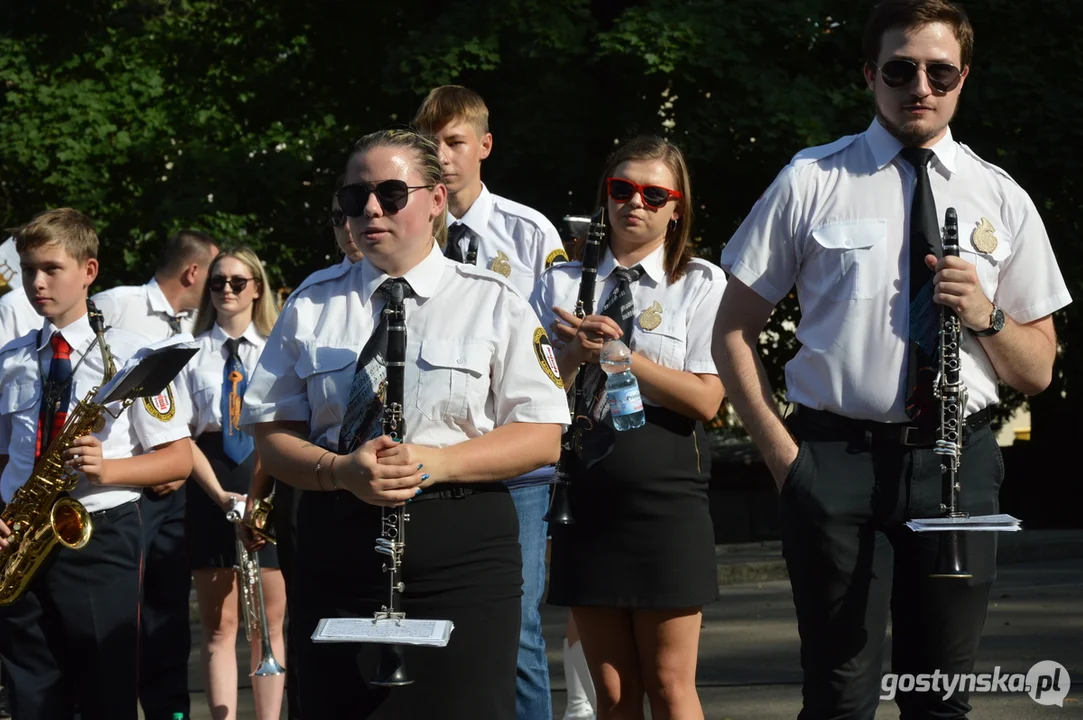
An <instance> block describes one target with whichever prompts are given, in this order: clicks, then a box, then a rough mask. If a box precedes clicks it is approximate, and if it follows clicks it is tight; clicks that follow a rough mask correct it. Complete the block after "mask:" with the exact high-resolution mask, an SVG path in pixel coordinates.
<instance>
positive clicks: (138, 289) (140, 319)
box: [91, 278, 196, 342]
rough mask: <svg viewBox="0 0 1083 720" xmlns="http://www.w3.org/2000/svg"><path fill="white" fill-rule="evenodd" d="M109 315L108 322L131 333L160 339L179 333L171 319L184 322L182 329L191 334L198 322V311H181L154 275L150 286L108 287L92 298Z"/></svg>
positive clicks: (106, 321)
mask: <svg viewBox="0 0 1083 720" xmlns="http://www.w3.org/2000/svg"><path fill="white" fill-rule="evenodd" d="M91 300H93V301H94V304H95V305H97V306H98V309H99V310H101V311H102V315H103V316H104V317H105V323H106V324H107V325H110V326H112V327H116V328H121V329H122V330H127V331H128V332H131V333H137V334H139V335H146V336H147V337H148V338H149V339H150V340H152V341H154V342H157V341H159V340H165V339H167V338H170V337H172V336H173V335H176V334H177V333H175V332H173V330H172V328H170V325H169V320H170V319H171V318H176V319H177V320H179V321H180V332H186V333H190V332H192V327H193V326H194V325H195V321H196V318H195V313H193V312H180V313H178V312H177V311H175V310H174V309H173V306H172V305H170V304H169V301H168V300H166V298H165V295H163V294H162V288H161V287H160V286H159V285H158V281H157V280H155V279H154V278H151V280H150V282H148V283H147V284H146V285H121V286H119V287H115V288H111V289H109V290H104V291H102V292H100V293H98V294H97V295H95V296H94V297H92V298H91Z"/></svg>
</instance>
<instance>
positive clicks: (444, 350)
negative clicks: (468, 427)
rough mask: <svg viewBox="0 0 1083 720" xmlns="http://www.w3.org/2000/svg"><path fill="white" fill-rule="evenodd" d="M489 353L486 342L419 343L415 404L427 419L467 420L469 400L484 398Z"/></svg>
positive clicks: (486, 391) (490, 355)
mask: <svg viewBox="0 0 1083 720" xmlns="http://www.w3.org/2000/svg"><path fill="white" fill-rule="evenodd" d="M491 359H492V351H491V350H490V347H489V345H488V344H487V343H483V342H476V341H475V342H471V341H468V340H423V341H422V343H421V350H420V358H419V362H418V372H419V375H418V382H417V395H416V400H415V404H416V406H417V409H418V411H420V412H421V414H422V415H424V416H425V417H426V418H427V419H429V420H439V419H441V418H442V417H445V416H447V417H452V418H454V419H456V420H459V421H464V420H466V419H467V413H468V411H469V410H470V407H469V405H470V401H471V400H474V401H475V402H480V404H481V405H482V406H484V404H485V401H486V399H487V398H488V381H489V365H490V362H491Z"/></svg>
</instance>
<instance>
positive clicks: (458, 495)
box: [448, 487, 466, 500]
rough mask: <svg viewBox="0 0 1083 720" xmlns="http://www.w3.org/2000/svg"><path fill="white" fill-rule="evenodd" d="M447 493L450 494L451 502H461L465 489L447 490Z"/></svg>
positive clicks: (454, 488) (464, 495)
mask: <svg viewBox="0 0 1083 720" xmlns="http://www.w3.org/2000/svg"><path fill="white" fill-rule="evenodd" d="M448 492H450V493H451V499H452V500H462V499H463V498H464V497H466V488H464V487H453V488H448Z"/></svg>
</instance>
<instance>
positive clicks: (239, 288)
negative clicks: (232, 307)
mask: <svg viewBox="0 0 1083 720" xmlns="http://www.w3.org/2000/svg"><path fill="white" fill-rule="evenodd" d="M254 279H255V278H246V277H228V278H227V277H226V276H225V275H215V276H214V277H212V278H211V279H210V282H208V283H207V285H208V286H209V287H210V289H211V292H216V293H220V292H222V291H223V290H225V289H226V285H227V284H228V285H229V289H230V290H232V291H233V294H234V295H240V294H241V293H242V292H244V289H245V288H246V287H248V281H249V280H254Z"/></svg>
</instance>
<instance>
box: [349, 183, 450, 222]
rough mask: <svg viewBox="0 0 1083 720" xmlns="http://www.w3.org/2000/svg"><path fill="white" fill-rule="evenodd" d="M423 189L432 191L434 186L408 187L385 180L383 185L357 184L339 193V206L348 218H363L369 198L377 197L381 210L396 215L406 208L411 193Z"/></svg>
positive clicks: (404, 184)
mask: <svg viewBox="0 0 1083 720" xmlns="http://www.w3.org/2000/svg"><path fill="white" fill-rule="evenodd" d="M421 188H426V189H430V190H431V189H432V188H433V186H432V185H407V184H406V183H405V182H403V181H402V180H384V181H383V182H381V183H376V185H375V186H373V184H372V183H357V184H356V185H346V186H345V187H343V188H341V189H340V190H339V191H338V204H339V205H340V206H341V207H342V212H344V213H346V217H361V216H362V215H364V214H365V205H367V204H368V201H369V196H370V195H372V194H374V193H375V195H376V201H377V202H379V203H380V208H381V209H382V210H383V211H384V213H386V214H388V215H394V214H395V213H397V212H398V211H399V210H402V209H403V208H404V207H406V202H407V201H408V200H409V199H410V193H411V192H413V191H414V190H420V189H421Z"/></svg>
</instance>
